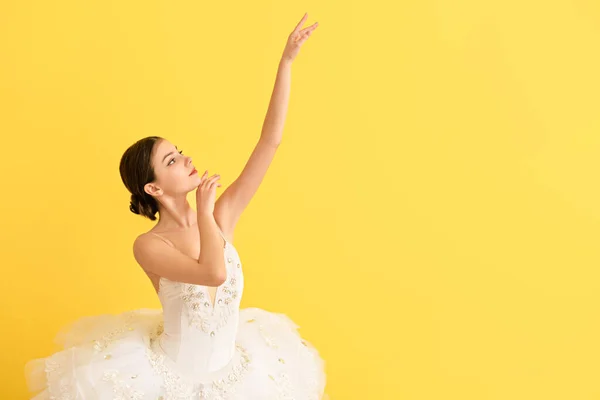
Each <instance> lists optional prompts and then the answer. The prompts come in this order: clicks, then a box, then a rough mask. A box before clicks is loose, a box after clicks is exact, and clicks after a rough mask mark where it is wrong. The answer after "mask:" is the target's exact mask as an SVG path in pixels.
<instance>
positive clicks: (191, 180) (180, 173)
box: [145, 140, 201, 197]
mask: <svg viewBox="0 0 600 400" xmlns="http://www.w3.org/2000/svg"><path fill="white" fill-rule="evenodd" d="M152 166H153V167H154V174H155V175H156V179H155V181H154V182H152V183H148V184H146V187H145V190H146V192H148V193H150V194H152V195H154V196H164V195H167V196H172V197H175V196H177V195H181V194H187V193H189V192H190V191H192V190H194V189H196V188H197V187H198V185H199V184H200V182H201V177H200V176H199V174H198V172H193V171H194V170H195V168H194V164H193V163H192V158H191V157H189V156H187V155H185V154H183V150H180V149H178V148H177V146H175V145H174V144H172V143H170V142H169V141H168V140H161V141H159V142H157V143H156V144H155V145H154V150H153V154H152ZM192 172H193V173H192Z"/></svg>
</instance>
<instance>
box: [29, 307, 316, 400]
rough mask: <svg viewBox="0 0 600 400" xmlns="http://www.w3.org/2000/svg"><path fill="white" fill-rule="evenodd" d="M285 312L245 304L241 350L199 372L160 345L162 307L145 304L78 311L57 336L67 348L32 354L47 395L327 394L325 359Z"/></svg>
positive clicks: (36, 383) (32, 367)
mask: <svg viewBox="0 0 600 400" xmlns="http://www.w3.org/2000/svg"><path fill="white" fill-rule="evenodd" d="M297 328H298V326H297V325H296V324H295V323H294V322H293V321H292V320H291V319H290V318H289V317H287V316H286V315H284V314H279V313H272V312H268V311H265V310H262V309H259V308H245V309H241V310H240V312H239V325H238V329H237V338H236V343H235V344H236V353H235V356H234V357H233V358H232V360H231V361H230V362H229V363H228V364H227V365H226V366H225V367H223V368H220V369H219V370H216V371H214V372H211V373H210V375H205V376H203V377H202V378H200V379H195V377H193V376H187V374H186V373H185V371H178V370H177V366H176V365H174V364H173V363H172V361H170V360H169V359H168V357H166V356H165V354H164V353H162V351H161V350H160V347H159V346H157V343H158V342H157V340H156V339H157V337H159V335H160V334H161V333H162V332H163V312H162V310H160V309H158V310H155V309H140V310H134V311H128V312H125V313H122V314H116V315H115V314H105V315H96V316H88V317H83V318H81V319H78V320H76V321H74V322H73V323H71V324H70V325H68V326H65V327H64V328H63V329H62V330H61V331H60V332H59V334H58V335H57V336H56V338H55V342H56V343H57V344H59V345H60V346H61V347H62V348H64V350H61V351H58V352H56V353H54V354H52V355H51V356H49V357H46V358H39V359H35V360H31V361H29V362H28V363H27V364H26V367H25V373H26V378H27V385H28V387H29V390H30V391H31V392H32V393H34V394H36V396H35V397H33V398H34V399H35V400H41V399H85V400H96V399H98V400H105V399H106V400H108V399H136V400H137V399H140V400H141V399H164V400H170V399H190V400H192V399H228V400H229V399H231V400H234V399H236V400H237V399H240V400H241V399H244V400H250V399H256V400H258V399H261V400H266V399H297V400H304V399H306V400H308V399H318V400H321V399H324V398H326V395H324V386H325V374H324V361H323V360H322V359H321V358H320V357H319V354H318V351H317V350H316V349H315V348H314V347H313V346H312V345H311V344H310V343H308V342H307V341H305V340H303V339H302V338H301V337H300V335H299V334H298V332H297Z"/></svg>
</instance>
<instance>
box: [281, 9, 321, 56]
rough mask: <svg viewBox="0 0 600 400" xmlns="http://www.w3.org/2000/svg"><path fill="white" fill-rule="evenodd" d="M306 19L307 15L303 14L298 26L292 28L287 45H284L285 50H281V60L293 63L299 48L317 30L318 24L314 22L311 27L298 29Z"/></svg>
mask: <svg viewBox="0 0 600 400" xmlns="http://www.w3.org/2000/svg"><path fill="white" fill-rule="evenodd" d="M307 17H308V13H305V14H304V16H303V17H302V19H301V20H300V22H299V23H298V25H296V27H295V28H294V30H293V31H292V33H290V35H289V36H288V40H287V43H286V45H285V49H284V50H283V56H282V58H283V59H284V60H286V61H294V59H295V58H296V56H297V55H298V52H299V51H300V47H301V46H302V45H303V44H304V42H306V40H307V39H308V38H309V37H310V34H311V33H312V32H313V31H314V30H315V29H317V27H318V26H319V23H318V22H315V23H314V24H312V25H311V26H309V27H307V28H304V29H300V28H301V27H302V25H303V24H304V22H305V21H306V18H307Z"/></svg>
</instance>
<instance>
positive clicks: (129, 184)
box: [119, 136, 163, 221]
mask: <svg viewBox="0 0 600 400" xmlns="http://www.w3.org/2000/svg"><path fill="white" fill-rule="evenodd" d="M160 140H163V138H162V137H160V136H148V137H145V138H143V139H140V140H138V141H137V142H135V143H134V144H132V145H131V146H129V148H128V149H127V150H125V153H123V156H122V157H121V162H120V164H119V172H120V173H121V180H122V181H123V184H125V187H126V188H127V190H129V192H130V193H131V201H130V203H129V210H131V212H132V213H134V214H139V215H142V216H144V217H146V218H149V219H150V220H151V221H155V220H156V216H155V214H156V213H157V212H158V201H156V199H155V198H154V197H152V196H150V195H149V194H148V193H146V192H145V191H144V186H145V185H146V184H147V183H149V182H152V181H154V179H155V177H156V176H155V175H154V168H153V167H152V152H153V150H154V145H155V144H156V143H157V142H159V141H160Z"/></svg>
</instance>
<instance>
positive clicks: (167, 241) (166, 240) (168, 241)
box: [150, 232, 175, 247]
mask: <svg viewBox="0 0 600 400" xmlns="http://www.w3.org/2000/svg"><path fill="white" fill-rule="evenodd" d="M150 233H151V234H153V235H156V236H158V237H159V238H161V239H162V240H163V241H164V242H165V243H167V244H168V245H169V246H171V247H175V246H174V245H173V243H172V242H171V241H170V240H168V239H165V238H164V237H162V236H160V235H159V234H158V233H154V232H150Z"/></svg>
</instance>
